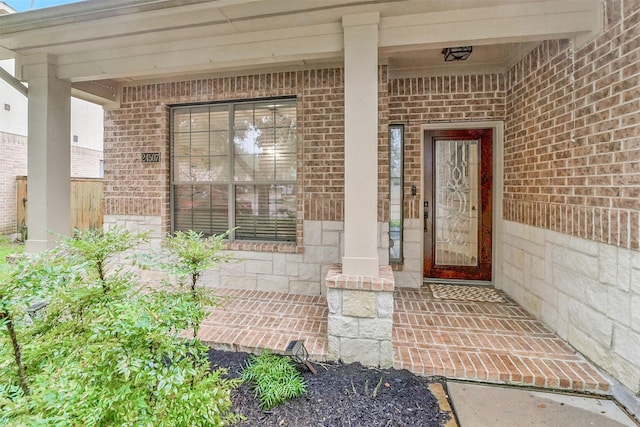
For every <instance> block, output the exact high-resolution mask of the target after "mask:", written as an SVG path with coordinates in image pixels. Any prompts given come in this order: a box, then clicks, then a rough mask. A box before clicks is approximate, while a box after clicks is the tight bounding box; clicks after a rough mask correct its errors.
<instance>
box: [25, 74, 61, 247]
mask: <svg viewBox="0 0 640 427" xmlns="http://www.w3.org/2000/svg"><path fill="white" fill-rule="evenodd" d="M26 77H27V80H28V82H29V97H28V99H29V110H28V111H29V127H28V130H29V135H28V162H27V174H28V180H27V188H28V201H27V218H28V220H27V226H28V231H29V237H28V239H27V245H26V251H27V252H29V253H35V252H39V251H42V250H45V249H49V248H51V247H53V246H55V244H56V240H57V239H56V236H55V235H52V234H50V233H49V232H52V233H55V234H64V235H69V234H70V233H71V178H70V177H71V144H70V134H71V83H70V82H68V81H64V80H59V79H58V78H56V74H55V66H54V65H53V64H49V63H47V62H44V63H40V64H30V65H29V66H28V73H26Z"/></svg>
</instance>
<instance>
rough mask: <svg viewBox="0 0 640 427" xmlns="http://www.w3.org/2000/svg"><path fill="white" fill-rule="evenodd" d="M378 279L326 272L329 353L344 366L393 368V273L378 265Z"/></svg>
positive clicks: (337, 267)
mask: <svg viewBox="0 0 640 427" xmlns="http://www.w3.org/2000/svg"><path fill="white" fill-rule="evenodd" d="M379 271H380V274H379V276H378V277H371V276H352V275H344V274H342V266H341V265H335V266H333V267H332V268H331V269H330V270H329V272H328V273H327V277H326V279H325V281H326V285H327V304H328V306H329V317H328V341H329V354H330V355H331V356H332V357H335V358H337V359H340V360H342V361H343V362H345V363H351V362H360V363H362V364H363V365H365V366H380V367H385V368H386V367H391V366H393V347H392V345H391V337H392V332H391V331H392V326H393V291H394V287H395V284H394V279H393V271H392V270H391V267H390V266H388V265H385V266H380V270H379Z"/></svg>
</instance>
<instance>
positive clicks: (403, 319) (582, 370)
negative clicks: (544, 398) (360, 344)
mask: <svg viewBox="0 0 640 427" xmlns="http://www.w3.org/2000/svg"><path fill="white" fill-rule="evenodd" d="M502 295H503V296H504V298H505V299H506V302H501V303H495V302H476V301H473V302H469V301H455V300H443V299H435V298H434V297H433V295H432V293H431V292H430V291H429V289H428V288H422V289H415V290H409V289H401V290H397V291H396V294H395V308H394V319H393V350H394V359H395V363H394V367H395V368H398V369H400V368H405V369H408V370H409V371H411V372H414V373H416V374H420V375H426V376H429V375H442V376H446V377H448V378H457V379H465V380H472V381H484V382H492V383H509V384H519V385H527V386H536V387H545V388H552V389H563V390H573V391H583V392H592V393H599V394H608V393H610V385H609V383H608V382H607V380H606V379H605V378H603V377H602V376H601V375H600V374H599V373H598V372H597V371H596V370H595V369H594V368H593V367H592V366H591V365H590V364H589V363H588V362H587V361H585V359H584V358H583V357H582V356H580V355H578V354H576V353H575V351H573V350H572V349H571V347H570V346H569V345H567V344H566V343H565V342H564V341H563V340H561V339H560V338H559V337H558V336H557V335H555V334H554V333H552V332H551V331H550V330H549V329H547V328H546V327H545V326H544V325H543V324H542V323H541V322H539V321H537V320H535V319H534V318H533V317H531V316H530V315H529V314H528V313H527V312H526V311H525V310H524V309H522V308H521V307H520V306H518V305H517V304H516V303H514V302H512V301H511V300H510V299H509V298H508V297H506V295H504V294H502Z"/></svg>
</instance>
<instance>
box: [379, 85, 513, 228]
mask: <svg viewBox="0 0 640 427" xmlns="http://www.w3.org/2000/svg"><path fill="white" fill-rule="evenodd" d="M389 97H390V101H389V123H398V124H404V125H405V136H404V169H405V172H404V200H405V203H404V217H405V218H406V219H417V218H419V215H420V205H419V202H420V194H418V195H417V196H412V195H411V185H413V184H415V185H416V187H417V188H418V189H420V188H422V183H421V182H420V176H421V168H422V165H421V163H420V152H421V150H422V148H421V144H422V142H423V136H422V134H421V132H420V126H421V125H423V124H427V123H437V122H446V123H449V122H465V121H480V120H504V117H505V81H504V77H503V76H502V75H501V74H486V75H472V76H440V77H424V78H423V77H419V78H405V79H394V80H391V81H390V84H389Z"/></svg>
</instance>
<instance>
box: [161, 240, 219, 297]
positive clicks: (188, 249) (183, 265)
mask: <svg viewBox="0 0 640 427" xmlns="http://www.w3.org/2000/svg"><path fill="white" fill-rule="evenodd" d="M229 233H230V231H227V232H226V233H224V234H214V235H212V236H209V237H204V234H202V233H198V232H196V231H193V230H189V231H187V232H183V231H176V232H175V233H174V234H173V235H169V236H167V238H166V240H165V241H164V242H163V248H164V249H165V250H166V251H167V252H168V254H169V259H168V260H167V262H165V263H164V264H163V265H162V267H163V268H164V269H165V270H167V271H168V272H169V273H171V274H175V275H176V276H178V279H179V280H180V281H181V283H183V281H184V280H185V279H188V280H189V286H190V291H191V294H192V295H193V298H194V299H197V298H198V293H197V291H196V285H197V283H198V279H200V275H201V274H202V272H203V271H205V270H207V269H209V268H212V267H215V266H216V265H218V264H220V263H221V262H229V260H230V257H229V256H228V255H226V254H224V253H223V252H222V250H223V248H224V240H225V239H226V238H227V236H228V235H229Z"/></svg>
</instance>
